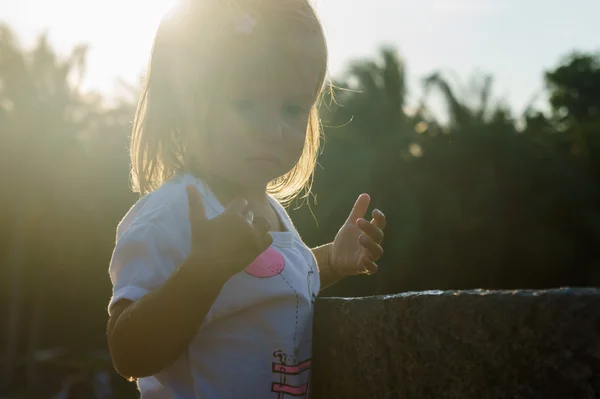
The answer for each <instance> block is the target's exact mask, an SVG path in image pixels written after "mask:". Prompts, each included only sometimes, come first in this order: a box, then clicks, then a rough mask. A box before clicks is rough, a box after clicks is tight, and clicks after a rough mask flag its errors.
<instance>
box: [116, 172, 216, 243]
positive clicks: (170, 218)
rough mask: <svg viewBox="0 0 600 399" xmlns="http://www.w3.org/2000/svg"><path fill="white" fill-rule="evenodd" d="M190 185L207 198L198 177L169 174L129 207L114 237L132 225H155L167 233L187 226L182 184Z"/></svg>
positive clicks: (183, 186)
mask: <svg viewBox="0 0 600 399" xmlns="http://www.w3.org/2000/svg"><path fill="white" fill-rule="evenodd" d="M190 184H193V185H195V186H196V187H197V188H198V190H199V191H200V193H201V194H202V196H203V197H204V198H206V197H207V191H206V189H205V185H204V184H203V182H202V181H200V180H199V179H196V178H194V177H193V176H191V175H181V176H176V177H173V178H171V179H169V180H167V181H166V182H164V183H163V184H162V185H161V186H160V187H159V188H158V189H156V190H154V191H153V192H151V193H148V194H146V195H144V196H143V197H141V198H140V199H139V200H138V201H137V202H136V203H135V204H134V205H133V206H132V207H131V208H130V209H129V211H128V212H127V213H126V214H125V216H124V217H123V219H122V220H121V222H120V223H119V225H118V227H117V239H118V238H119V237H120V236H121V235H122V234H124V233H125V232H126V231H128V230H130V229H131V228H133V227H135V226H143V225H155V226H157V227H159V228H161V229H162V230H164V231H165V232H166V233H169V234H170V233H176V232H177V231H179V230H181V229H182V228H184V229H185V228H189V212H188V209H189V208H188V198H187V191H186V186H187V185H190Z"/></svg>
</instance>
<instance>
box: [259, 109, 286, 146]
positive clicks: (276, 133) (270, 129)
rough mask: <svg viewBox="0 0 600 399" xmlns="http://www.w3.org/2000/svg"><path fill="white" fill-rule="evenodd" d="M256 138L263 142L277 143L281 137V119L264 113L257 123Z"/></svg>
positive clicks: (275, 115)
mask: <svg viewBox="0 0 600 399" xmlns="http://www.w3.org/2000/svg"><path fill="white" fill-rule="evenodd" d="M255 135H256V138H257V139H259V140H260V141H265V142H277V141H280V140H281V139H282V137H283V126H282V121H281V118H280V117H279V115H278V114H275V113H272V112H270V113H265V114H263V116H262V118H260V120H259V121H258V123H257V126H256V130H255Z"/></svg>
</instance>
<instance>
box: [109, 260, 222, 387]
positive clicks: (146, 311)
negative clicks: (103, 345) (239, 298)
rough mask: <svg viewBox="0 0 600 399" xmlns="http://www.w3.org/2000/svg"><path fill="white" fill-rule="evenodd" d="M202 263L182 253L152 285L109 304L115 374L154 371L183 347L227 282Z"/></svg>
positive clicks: (139, 374) (143, 374)
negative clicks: (172, 267) (131, 297)
mask: <svg viewBox="0 0 600 399" xmlns="http://www.w3.org/2000/svg"><path fill="white" fill-rule="evenodd" d="M203 263H206V262H203V261H202V260H199V259H193V258H188V259H186V260H185V261H184V263H183V264H182V265H181V266H180V267H178V268H177V270H176V271H175V272H174V273H173V274H172V275H171V276H170V277H169V278H168V279H167V280H166V281H165V283H164V284H162V285H161V286H160V287H159V288H157V289H156V290H154V291H152V292H150V293H148V294H146V295H144V296H143V297H142V298H141V299H139V300H137V301H136V302H132V301H130V300H127V299H122V300H120V301H118V302H117V303H116V304H115V305H113V307H112V308H111V316H110V318H109V322H108V344H109V347H110V353H111V357H112V360H113V364H114V367H115V369H116V370H117V372H119V374H121V375H122V376H124V377H126V378H142V377H147V376H151V375H155V374H157V373H158V372H160V371H162V370H163V369H165V368H166V367H168V366H169V365H171V364H172V363H174V362H175V361H176V360H177V359H178V358H179V356H181V354H183V353H184V352H185V350H186V349H187V347H188V346H189V344H190V343H191V341H192V339H193V338H194V336H195V334H196V333H197V332H198V329H199V328H200V326H201V325H202V322H203V321H204V319H205V318H206V317H207V315H208V314H209V311H210V308H211V306H212V304H213V302H214V301H215V299H216V298H217V296H218V294H219V292H220V290H221V288H222V287H223V285H224V284H225V282H226V281H227V277H226V276H221V275H220V273H216V274H215V273H214V272H215V269H214V268H212V267H203V266H210V265H204V264H203Z"/></svg>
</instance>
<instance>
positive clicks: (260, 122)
mask: <svg viewBox="0 0 600 399" xmlns="http://www.w3.org/2000/svg"><path fill="white" fill-rule="evenodd" d="M263 45H264V43H263ZM291 45H292V43H290V46H291ZM293 45H294V47H295V48H294V53H295V54H294V56H293V57H289V56H287V55H286V50H287V49H286V48H281V47H279V48H278V49H277V50H276V51H275V50H274V49H273V48H267V49H265V48H264V46H262V47H261V46H253V45H242V46H240V48H239V49H238V51H239V52H238V53H237V54H236V57H235V59H237V60H243V61H238V62H237V63H236V65H233V68H232V71H231V73H230V74H229V75H227V78H226V79H225V81H224V82H222V87H221V89H220V91H219V93H217V94H216V101H215V103H214V106H213V112H211V118H210V119H211V121H210V122H211V125H210V128H209V133H208V134H209V137H208V142H209V143H210V145H209V147H210V171H211V175H212V176H213V177H215V178H217V179H222V180H225V181H227V182H228V183H233V184H236V185H241V186H245V187H248V188H261V189H262V188H266V186H267V184H268V183H269V182H270V181H272V180H273V179H275V178H277V177H280V176H282V175H284V174H286V173H287V172H289V171H290V170H291V169H292V168H293V167H294V166H295V165H296V163H297V162H298V160H299V158H300V156H301V154H302V150H303V148H304V143H305V140H306V134H307V125H308V121H309V114H310V110H311V107H312V106H313V104H314V103H315V101H316V96H317V93H318V88H319V87H320V84H321V82H320V80H321V78H322V74H323V63H322V62H319V61H318V60H317V59H316V57H315V55H314V53H315V52H314V51H311V45H310V44H306V45H304V46H302V45H299V44H298V43H293ZM303 49H305V51H304V53H303V51H302V50H303Z"/></svg>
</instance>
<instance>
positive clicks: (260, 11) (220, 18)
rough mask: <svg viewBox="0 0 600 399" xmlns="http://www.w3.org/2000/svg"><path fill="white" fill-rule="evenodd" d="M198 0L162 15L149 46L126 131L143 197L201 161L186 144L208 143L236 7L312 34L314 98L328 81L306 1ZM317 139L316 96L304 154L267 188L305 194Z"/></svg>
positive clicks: (286, 198)
mask: <svg viewBox="0 0 600 399" xmlns="http://www.w3.org/2000/svg"><path fill="white" fill-rule="evenodd" d="M195 1H198V2H199V3H198V4H194V3H193V2H194V0H188V4H187V5H186V6H180V7H179V8H178V9H177V10H175V11H174V12H173V13H172V14H171V15H170V16H168V17H167V18H166V19H165V20H163V22H162V23H161V26H160V27H159V30H158V32H157V35H156V39H155V43H154V47H153V49H152V55H151V58H150V64H149V67H148V75H147V79H146V82H145V84H144V87H143V91H142V94H141V97H140V101H139V103H138V108H137V111H136V115H135V119H134V123H133V130H132V134H131V148H130V156H131V182H132V188H133V190H134V191H135V192H138V193H140V194H141V195H143V194H147V193H149V192H151V191H153V190H155V189H156V188H158V187H159V186H160V185H161V184H162V183H164V182H165V181H166V180H168V179H170V178H172V177H174V176H175V175H177V174H179V173H182V172H189V171H191V170H194V166H193V165H194V164H195V163H196V162H198V160H197V159H196V158H195V155H194V152H193V151H191V150H190V148H194V149H195V148H206V146H207V144H208V140H209V138H208V135H207V133H206V130H208V126H209V125H210V122H209V119H210V115H211V109H210V107H211V103H212V102H213V101H211V100H210V96H211V95H214V93H215V92H217V91H218V90H219V85H220V84H221V79H219V78H218V77H219V76H222V75H220V74H222V73H223V72H222V70H223V66H224V65H227V62H228V61H231V58H227V57H228V56H229V57H232V56H233V55H232V54H228V53H227V51H223V46H226V45H227V40H228V39H230V40H234V41H235V32H234V31H233V27H232V26H231V25H230V21H231V20H232V18H233V14H234V13H236V12H239V11H242V10H243V11H245V10H247V9H250V10H251V15H252V16H253V17H254V16H257V20H258V24H261V25H262V24H266V23H269V24H270V25H277V27H278V28H281V29H284V30H288V31H289V30H290V29H292V28H291V27H295V29H298V28H300V29H301V31H302V33H304V32H306V33H313V34H316V35H317V37H318V39H319V41H320V43H321V44H322V45H323V46H322V50H323V51H321V56H322V60H323V70H322V73H321V75H320V76H319V82H318V87H317V88H316V94H317V96H316V98H317V100H318V99H319V98H320V94H321V91H322V87H323V84H324V82H325V76H326V70H327V47H326V43H325V38H324V34H323V28H322V25H321V23H320V22H319V19H318V17H317V15H316V12H315V10H314V8H313V7H312V6H311V4H310V3H309V1H310V0H238V1H235V2H234V1H233V0H195ZM223 39H224V40H223ZM190 133H193V134H190ZM320 138H321V124H320V120H319V113H318V101H315V104H313V107H312V109H311V110H310V116H309V120H308V128H307V134H306V140H305V143H304V148H303V151H302V155H301V157H300V159H299V160H298V162H297V163H296V165H295V166H294V167H293V168H292V170H290V171H289V172H288V173H286V174H285V175H283V176H281V177H279V178H277V179H275V180H273V181H271V182H270V183H269V184H268V187H267V192H268V193H269V194H271V195H273V196H274V197H275V198H276V199H277V200H278V201H280V202H282V203H289V202H290V201H292V200H293V199H294V198H296V197H297V196H298V195H299V194H300V193H301V192H302V191H305V196H306V195H308V194H309V193H310V188H311V185H312V179H313V174H314V170H315V166H316V162H317V156H318V153H319V146H320ZM209 155H210V154H204V159H203V162H204V163H205V164H206V163H210V160H209V159H208V158H209ZM205 170H206V169H205ZM201 177H205V176H201Z"/></svg>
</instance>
